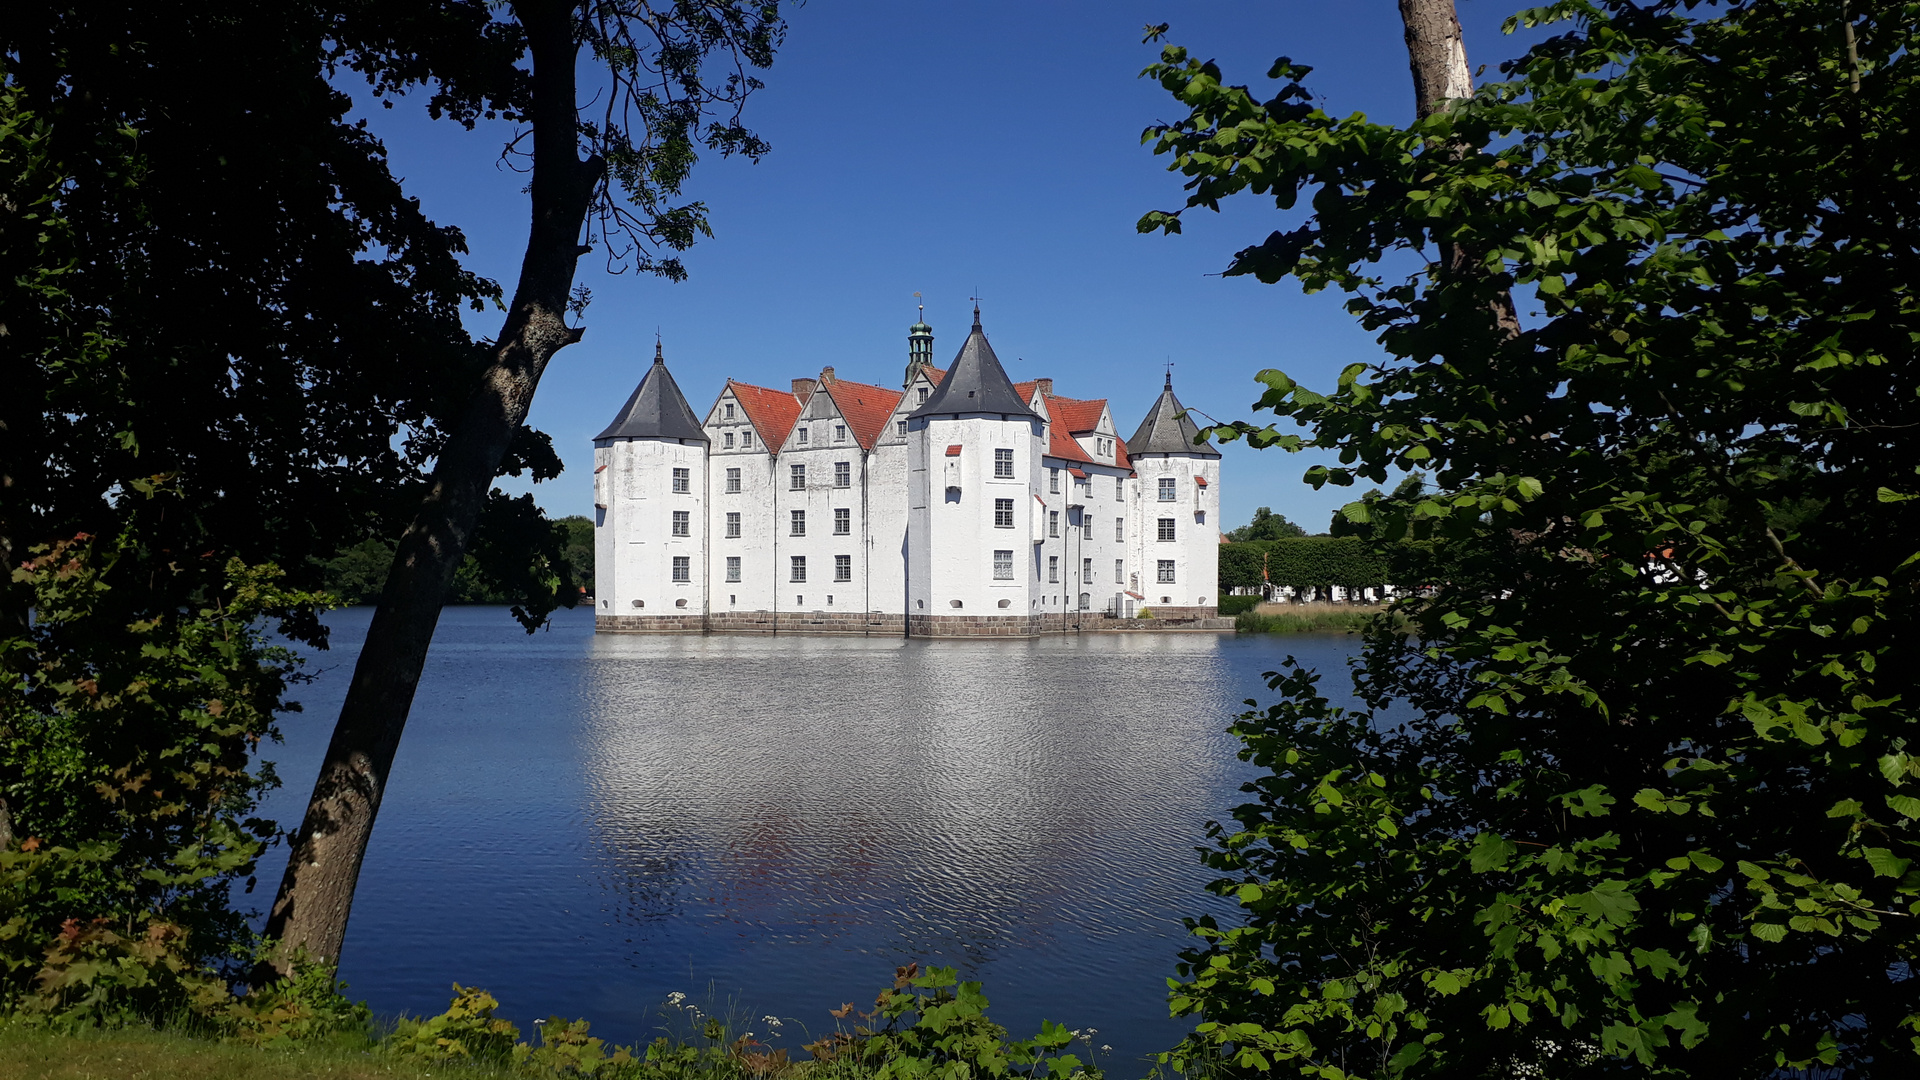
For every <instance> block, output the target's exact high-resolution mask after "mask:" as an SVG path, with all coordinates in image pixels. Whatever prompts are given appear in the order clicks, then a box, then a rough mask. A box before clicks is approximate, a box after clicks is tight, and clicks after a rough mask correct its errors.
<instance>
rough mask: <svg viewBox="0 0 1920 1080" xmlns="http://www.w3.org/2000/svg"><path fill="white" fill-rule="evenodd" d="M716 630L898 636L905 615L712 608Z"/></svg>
mask: <svg viewBox="0 0 1920 1080" xmlns="http://www.w3.org/2000/svg"><path fill="white" fill-rule="evenodd" d="M707 623H708V626H709V627H711V628H712V630H713V632H714V633H716V634H868V635H871V636H874V637H899V636H900V635H901V634H903V633H905V632H906V626H907V617H906V616H905V615H882V614H880V613H878V612H871V611H716V612H714V613H713V614H712V615H710V616H708V617H707Z"/></svg>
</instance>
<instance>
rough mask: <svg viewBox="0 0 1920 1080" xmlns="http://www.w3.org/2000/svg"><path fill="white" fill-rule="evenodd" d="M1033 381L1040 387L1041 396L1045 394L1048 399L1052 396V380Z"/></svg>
mask: <svg viewBox="0 0 1920 1080" xmlns="http://www.w3.org/2000/svg"><path fill="white" fill-rule="evenodd" d="M1033 381H1034V384H1035V385H1037V386H1038V387H1040V392H1041V393H1042V394H1045V395H1046V396H1048V397H1052V396H1053V380H1052V379H1035V380H1033Z"/></svg>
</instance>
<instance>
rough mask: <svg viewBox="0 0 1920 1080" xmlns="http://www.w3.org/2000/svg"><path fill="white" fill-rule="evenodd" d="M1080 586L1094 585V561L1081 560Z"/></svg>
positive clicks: (1083, 605)
mask: <svg viewBox="0 0 1920 1080" xmlns="http://www.w3.org/2000/svg"><path fill="white" fill-rule="evenodd" d="M1080 584H1082V585H1091V584H1093V560H1092V559H1081V560H1080ZM1081 606H1082V607H1085V606H1086V605H1085V604H1082V605H1081Z"/></svg>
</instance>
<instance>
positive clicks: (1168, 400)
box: [1127, 362, 1220, 458]
mask: <svg viewBox="0 0 1920 1080" xmlns="http://www.w3.org/2000/svg"><path fill="white" fill-rule="evenodd" d="M1199 437H1200V427H1199V425H1197V424H1195V423H1194V422H1193V420H1192V418H1191V417H1189V416H1188V415H1187V407H1186V406H1185V405H1182V404H1180V399H1179V398H1177V397H1174V396H1173V364H1172V363H1171V362H1169V363H1168V364H1167V381H1166V388H1165V389H1163V390H1161V391H1160V398H1159V400H1157V401H1155V402H1154V403H1153V408H1151V409H1149V410H1147V418H1146V419H1145V420H1142V421H1140V429H1139V430H1138V431H1135V432H1134V433H1133V438H1131V439H1128V440H1127V456H1128V457H1140V456H1141V455H1143V454H1183V455H1187V456H1191V457H1215V458H1217V457H1219V456H1220V451H1218V450H1216V449H1214V448H1213V444H1212V443H1208V442H1196V441H1195V440H1197V439H1199Z"/></svg>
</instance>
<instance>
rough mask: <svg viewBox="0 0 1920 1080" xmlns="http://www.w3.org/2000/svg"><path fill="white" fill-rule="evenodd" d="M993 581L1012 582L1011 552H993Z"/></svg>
mask: <svg viewBox="0 0 1920 1080" xmlns="http://www.w3.org/2000/svg"><path fill="white" fill-rule="evenodd" d="M993 580H995V581H1012V580H1013V552H1012V551H995V552H994V553H993Z"/></svg>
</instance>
